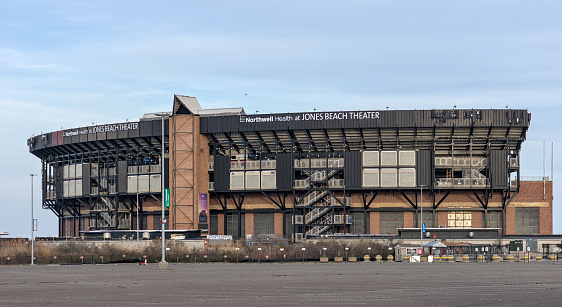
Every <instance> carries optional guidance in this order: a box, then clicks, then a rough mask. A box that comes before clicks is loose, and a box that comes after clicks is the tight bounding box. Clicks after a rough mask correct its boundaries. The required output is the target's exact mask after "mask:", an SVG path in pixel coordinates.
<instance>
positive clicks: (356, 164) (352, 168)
mask: <svg viewBox="0 0 562 307" xmlns="http://www.w3.org/2000/svg"><path fill="white" fill-rule="evenodd" d="M343 158H344V167H343V174H344V175H343V176H344V180H343V182H344V186H345V187H346V188H348V189H359V188H361V186H362V184H361V176H362V170H361V152H360V151H347V152H345V153H344V155H343Z"/></svg>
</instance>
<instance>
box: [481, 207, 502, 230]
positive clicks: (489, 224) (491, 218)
mask: <svg viewBox="0 0 562 307" xmlns="http://www.w3.org/2000/svg"><path fill="white" fill-rule="evenodd" d="M502 224H503V213H502V212H488V215H487V216H486V221H485V223H484V214H482V225H484V227H486V228H502ZM500 233H501V231H500Z"/></svg>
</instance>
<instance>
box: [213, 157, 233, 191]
mask: <svg viewBox="0 0 562 307" xmlns="http://www.w3.org/2000/svg"><path fill="white" fill-rule="evenodd" d="M229 189H230V156H215V191H217V192H228V190H229Z"/></svg>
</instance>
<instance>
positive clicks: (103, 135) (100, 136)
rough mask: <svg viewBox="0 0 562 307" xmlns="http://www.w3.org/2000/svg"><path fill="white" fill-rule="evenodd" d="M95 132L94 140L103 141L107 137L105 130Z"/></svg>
mask: <svg viewBox="0 0 562 307" xmlns="http://www.w3.org/2000/svg"><path fill="white" fill-rule="evenodd" d="M96 134H97V136H96V140H98V141H103V140H106V139H107V134H106V133H105V132H98V133H96Z"/></svg>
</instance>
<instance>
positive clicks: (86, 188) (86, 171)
mask: <svg viewBox="0 0 562 307" xmlns="http://www.w3.org/2000/svg"><path fill="white" fill-rule="evenodd" d="M90 190H91V189H90V163H83V164H82V195H90Z"/></svg>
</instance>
